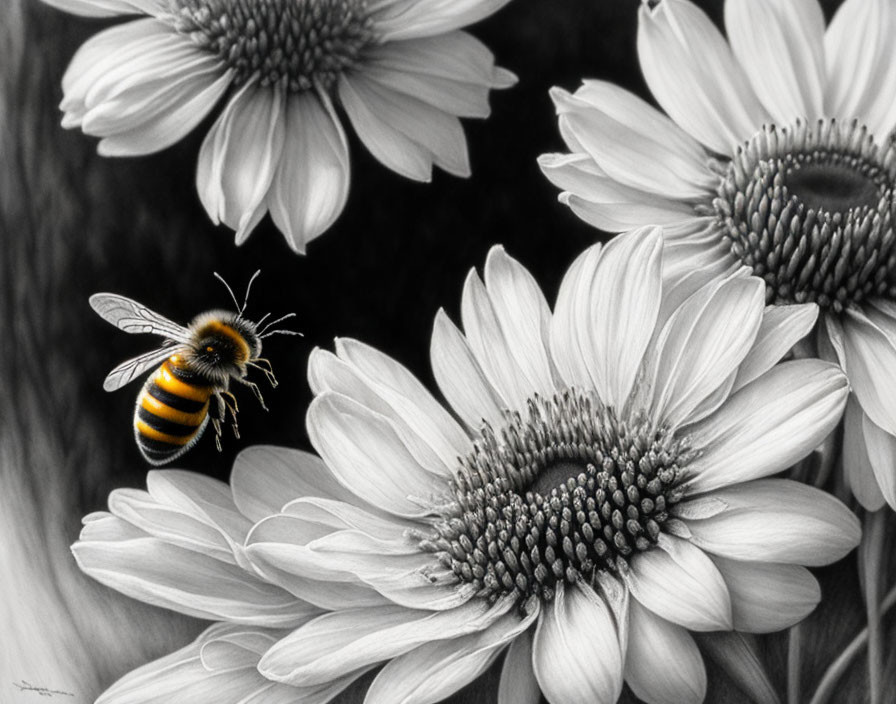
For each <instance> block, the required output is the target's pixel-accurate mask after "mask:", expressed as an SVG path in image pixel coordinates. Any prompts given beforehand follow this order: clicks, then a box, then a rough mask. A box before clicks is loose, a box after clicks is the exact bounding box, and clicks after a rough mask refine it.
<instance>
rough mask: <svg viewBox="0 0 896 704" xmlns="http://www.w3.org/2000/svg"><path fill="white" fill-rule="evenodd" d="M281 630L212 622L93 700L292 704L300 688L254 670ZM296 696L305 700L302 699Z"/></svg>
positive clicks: (105, 702) (121, 703) (146, 703)
mask: <svg viewBox="0 0 896 704" xmlns="http://www.w3.org/2000/svg"><path fill="white" fill-rule="evenodd" d="M281 635H283V631H272V630H259V629H249V628H247V627H246V626H234V625H231V624H224V623H217V624H215V625H213V626H211V627H210V628H208V629H206V630H205V631H204V632H203V633H202V634H201V635H200V636H199V637H198V638H197V639H196V640H195V641H193V642H192V643H190V644H189V645H187V646H186V647H184V648H181V649H180V650H177V651H175V652H173V653H171V654H170V655H166V656H165V657H163V658H160V659H159V660H155V661H153V662H150V663H148V664H146V665H143V666H142V667H140V668H138V669H136V670H134V671H132V672H130V673H128V674H127V675H125V676H124V677H122V678H121V679H120V680H118V681H117V682H116V683H115V684H113V685H112V686H111V687H110V688H109V689H107V690H106V691H105V692H104V693H103V695H102V696H101V697H100V698H99V699H97V704H218V703H219V702H220V701H221V693H222V692H227V701H232V702H241V703H243V704H258V703H260V702H262V701H263V702H270V704H292V703H293V702H295V701H296V698H297V697H299V696H301V694H302V693H301V692H300V690H297V689H295V688H293V687H289V686H286V685H281V684H277V683H275V682H271V681H270V680H267V679H265V678H264V677H262V676H261V675H260V674H259V673H258V671H257V670H256V669H255V664H256V663H257V662H258V658H259V656H260V654H261V652H263V650H264V649H265V648H266V647H270V646H271V645H273V644H274V643H275V642H276V640H277V638H279V637H280V636H281ZM302 701H310V700H308V699H304V698H303V699H302Z"/></svg>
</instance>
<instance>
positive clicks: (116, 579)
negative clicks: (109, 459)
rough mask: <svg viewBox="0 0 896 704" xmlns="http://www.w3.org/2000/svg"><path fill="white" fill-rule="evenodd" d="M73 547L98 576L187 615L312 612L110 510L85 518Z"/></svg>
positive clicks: (289, 619) (284, 617) (255, 616)
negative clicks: (135, 525) (154, 535)
mask: <svg viewBox="0 0 896 704" xmlns="http://www.w3.org/2000/svg"><path fill="white" fill-rule="evenodd" d="M72 552H73V553H74V556H75V560H76V561H77V563H78V566H79V567H80V568H81V570H83V571H84V572H85V573H86V574H88V575H90V576H91V577H93V578H94V579H96V580H97V581H98V582H101V583H103V584H105V585H106V586H109V587H112V588H113V589H115V590H117V591H120V592H122V593H123V594H126V595H128V596H130V597H132V598H134V599H139V600H140V601H143V602H145V603H147V604H153V605H155V606H161V607H163V608H167V609H173V610H175V611H179V612H180V613H183V614H187V615H188V616H195V617H197V618H206V619H214V620H223V621H231V622H234V623H243V624H252V625H257V626H269V627H286V626H295V625H297V624H299V623H301V622H303V621H305V620H307V619H308V618H309V617H310V616H312V615H313V614H315V613H316V612H317V609H315V608H314V607H312V606H311V605H310V604H306V603H304V602H302V601H299V600H297V599H296V598H295V597H293V596H292V595H291V594H288V593H287V592H285V591H283V590H282V589H280V588H279V587H275V586H274V585H272V584H267V583H265V582H263V581H262V580H260V579H257V578H256V579H253V578H252V577H251V575H250V574H249V573H247V572H246V571H245V570H243V569H241V568H240V567H238V566H236V565H233V564H230V563H228V562H223V561H221V560H217V559H215V558H213V557H211V556H209V555H205V554H203V553H199V552H194V551H192V550H187V549H184V548H181V547H177V546H175V545H172V544H170V543H168V542H165V541H164V540H161V539H159V538H153V537H150V536H149V535H147V534H146V533H144V532H142V531H140V530H139V529H137V528H136V527H133V526H131V525H130V524H128V523H126V522H125V521H123V520H121V519H119V518H116V517H114V516H111V515H105V516H99V517H96V518H94V519H92V520H90V521H89V522H85V525H84V528H83V530H82V531H81V538H80V540H79V541H78V542H77V543H75V544H74V545H73V546H72Z"/></svg>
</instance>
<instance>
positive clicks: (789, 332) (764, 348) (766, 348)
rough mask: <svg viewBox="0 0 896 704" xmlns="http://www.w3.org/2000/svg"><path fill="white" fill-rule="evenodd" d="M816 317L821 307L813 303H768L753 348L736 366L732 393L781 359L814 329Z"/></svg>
mask: <svg viewBox="0 0 896 704" xmlns="http://www.w3.org/2000/svg"><path fill="white" fill-rule="evenodd" d="M817 319H818V306H817V305H815V304H814V303H805V304H802V305H773V306H767V307H766V309H765V313H763V315H762V322H761V323H760V325H759V332H757V333H756V340H755V342H754V343H753V347H752V348H751V349H750V351H749V352H748V353H747V356H746V357H744V359H743V361H742V362H741V363H740V366H739V367H738V368H737V377H736V378H735V380H734V387H733V388H732V389H731V393H734V392H735V391H737V390H739V389H740V388H742V387H744V386H746V385H747V384H749V383H750V382H751V381H753V380H754V379H757V378H759V377H760V376H761V375H762V374H764V373H765V372H767V371H768V370H769V369H771V368H772V367H773V366H774V365H775V364H777V363H778V362H780V361H781V359H782V358H783V357H784V355H785V354H787V353H788V352H789V351H790V350H791V348H792V347H793V346H794V345H795V344H796V343H797V342H799V341H800V340H802V339H803V338H804V337H805V336H806V335H808V334H809V333H810V332H811V330H812V328H813V327H815V322H816V320H817Z"/></svg>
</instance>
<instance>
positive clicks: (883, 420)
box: [828, 308, 896, 434]
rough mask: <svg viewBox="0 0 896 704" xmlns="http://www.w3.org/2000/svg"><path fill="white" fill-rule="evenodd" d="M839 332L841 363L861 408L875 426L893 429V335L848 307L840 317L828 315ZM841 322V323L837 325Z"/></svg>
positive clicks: (895, 397)
mask: <svg viewBox="0 0 896 704" xmlns="http://www.w3.org/2000/svg"><path fill="white" fill-rule="evenodd" d="M828 324H829V326H830V327H833V329H834V330H837V331H839V332H840V335H839V336H840V339H841V340H842V345H843V357H844V359H843V367H844V369H845V371H846V374H847V376H848V377H849V382H850V384H851V385H852V388H853V391H854V392H855V394H856V396H857V397H858V399H859V402H860V403H861V404H862V410H863V411H864V412H865V413H867V414H868V417H869V418H871V420H872V421H874V423H875V424H876V425H878V426H879V427H881V428H883V429H884V430H886V431H887V432H888V433H890V434H894V433H896V377H894V375H893V374H892V373H891V372H892V370H893V369H894V368H896V335H894V332H893V331H891V330H885V329H883V328H881V327H880V326H879V325H877V324H876V323H875V322H873V321H872V320H871V319H869V318H868V316H867V315H865V314H864V313H863V312H861V311H859V310H858V309H856V308H848V309H847V310H846V311H845V314H844V315H843V316H842V317H841V319H840V321H839V322H838V321H835V320H834V319H832V318H831V317H828ZM841 325H842V327H841Z"/></svg>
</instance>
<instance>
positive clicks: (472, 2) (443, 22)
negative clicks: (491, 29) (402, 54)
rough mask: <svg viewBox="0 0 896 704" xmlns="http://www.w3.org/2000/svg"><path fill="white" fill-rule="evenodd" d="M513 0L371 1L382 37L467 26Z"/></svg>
mask: <svg viewBox="0 0 896 704" xmlns="http://www.w3.org/2000/svg"><path fill="white" fill-rule="evenodd" d="M508 2H509V0H375V1H374V2H371V3H370V4H369V5H368V11H369V12H370V14H371V16H372V17H373V19H374V27H375V28H376V33H377V35H378V36H379V38H380V41H383V42H391V41H396V40H399V39H412V38H415V37H431V36H434V35H437V34H444V33H446V32H450V31H451V30H454V29H459V28H460V27H465V26H467V25H469V24H473V23H474V22H478V21H479V20H481V19H485V18H486V17H488V16H489V15H491V14H492V13H494V12H497V11H498V10H500V9H501V8H502V7H503V6H504V5H506V4H507V3H508Z"/></svg>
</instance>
